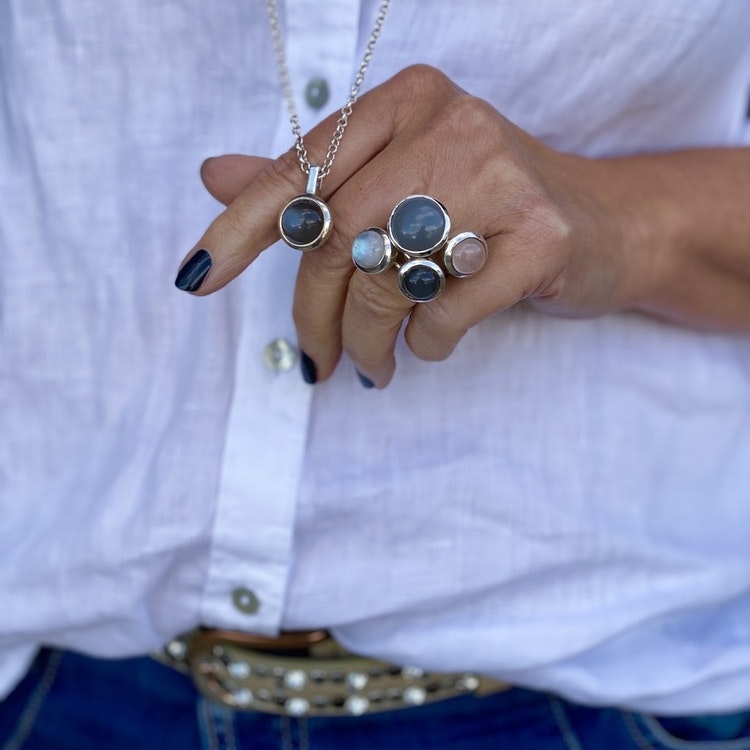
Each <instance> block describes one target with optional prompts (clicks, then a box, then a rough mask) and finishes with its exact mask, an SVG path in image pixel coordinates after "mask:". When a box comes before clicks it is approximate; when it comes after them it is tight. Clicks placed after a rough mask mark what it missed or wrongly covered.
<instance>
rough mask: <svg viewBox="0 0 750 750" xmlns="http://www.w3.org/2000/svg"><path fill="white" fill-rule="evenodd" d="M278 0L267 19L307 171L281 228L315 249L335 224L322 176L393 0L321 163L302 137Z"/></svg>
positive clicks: (269, 1) (381, 15)
mask: <svg viewBox="0 0 750 750" xmlns="http://www.w3.org/2000/svg"><path fill="white" fill-rule="evenodd" d="M276 2H277V0H266V10H267V11H268V20H269V22H270V24H271V36H272V37H273V47H274V52H275V53H276V65H277V67H278V69H279V78H280V79H281V88H282V91H283V94H284V98H285V99H286V106H287V109H288V110H289V121H290V122H291V124H292V133H293V135H294V143H295V149H296V151H297V158H298V159H299V164H300V168H301V169H302V172H303V174H306V175H307V187H306V189H305V193H304V194H303V195H298V196H296V197H295V198H292V200H290V201H289V203H287V204H286V206H284V208H283V209H282V210H281V214H280V215H279V231H280V232H281V237H282V239H283V240H284V242H286V244H287V245H289V246H290V247H293V248H295V249H297V250H303V251H306V250H314V249H315V248H316V247H320V245H322V244H323V243H324V242H325V241H326V239H328V236H329V235H330V233H331V229H332V228H333V220H332V219H331V212H330V210H329V209H328V206H327V205H326V203H325V201H323V200H322V199H321V198H320V196H319V195H318V191H319V190H320V186H321V185H322V183H323V179H324V178H325V177H326V176H327V175H328V174H329V173H330V171H331V167H332V166H333V161H334V159H335V158H336V154H337V152H338V150H339V146H340V144H341V139H342V138H343V137H344V130H345V129H346V126H347V125H348V124H349V117H350V116H351V114H352V109H353V108H354V103H355V102H356V101H357V98H358V97H359V90H360V88H361V87H362V82H363V81H364V80H365V73H366V71H367V68H368V66H369V65H370V60H371V59H372V53H373V51H374V50H375V45H376V44H377V41H378V37H379V36H380V32H381V30H382V28H383V24H384V23H385V17H386V15H387V13H388V6H389V5H390V4H391V0H383V1H382V2H381V4H380V8H379V10H378V15H377V17H376V19H375V25H374V26H373V29H372V32H371V33H370V39H369V41H368V42H367V47H366V48H365V53H364V55H363V56H362V61H361V62H360V64H359V69H358V70H357V75H356V76H355V77H354V80H353V81H352V85H351V88H350V90H349V96H348V98H347V100H346V103H345V104H344V106H343V107H342V108H341V114H340V116H339V119H338V121H337V122H336V128H335V130H334V131H333V135H332V136H331V142H330V144H329V145H328V151H327V152H326V155H325V159H324V160H323V164H322V165H320V166H318V165H315V164H311V163H310V159H309V157H308V154H307V148H306V146H305V141H304V139H303V138H302V128H301V127H300V124H299V117H298V116H297V106H296V104H295V102H294V93H293V91H292V84H291V80H290V78H289V68H288V66H287V62H286V54H285V53H284V39H283V36H282V33H281V24H280V23H279V14H278V10H277V7H276Z"/></svg>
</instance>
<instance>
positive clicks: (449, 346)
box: [405, 298, 466, 362]
mask: <svg viewBox="0 0 750 750" xmlns="http://www.w3.org/2000/svg"><path fill="white" fill-rule="evenodd" d="M455 312H456V311H455V309H449V308H448V307H447V305H445V304H443V302H442V300H441V299H440V298H438V299H436V300H433V301H432V302H430V303H428V304H427V305H424V307H423V308H420V309H419V311H418V314H414V315H412V317H411V320H410V321H409V325H408V327H407V329H406V332H405V339H406V343H407V345H408V347H409V348H410V349H411V351H412V352H413V354H414V355H415V356H416V357H418V358H419V359H422V360H425V361H427V362H439V361H441V360H444V359H447V358H448V357H449V356H450V355H451V353H452V352H453V350H454V349H455V348H456V344H457V343H458V342H459V340H460V339H461V338H462V337H463V335H464V333H466V328H465V327H463V326H460V325H456V317H455Z"/></svg>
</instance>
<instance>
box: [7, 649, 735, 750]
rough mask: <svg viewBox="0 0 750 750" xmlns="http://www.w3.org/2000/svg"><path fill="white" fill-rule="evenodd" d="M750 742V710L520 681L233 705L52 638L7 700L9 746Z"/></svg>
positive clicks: (397, 749)
mask: <svg viewBox="0 0 750 750" xmlns="http://www.w3.org/2000/svg"><path fill="white" fill-rule="evenodd" d="M266 748H268V749H269V750H271V749H275V748H278V749H279V750H339V749H341V750H371V749H372V748H383V749H384V750H425V748H427V749H429V750H490V749H491V750H527V749H528V750H589V749H591V750H602V749H603V748H604V749H605V750H620V749H621V748H622V749H623V750H700V748H704V750H750V711H748V712H746V713H743V714H735V715H733V716H725V717H704V718H698V717H693V718H689V719H688V718H686V719H657V718H655V717H649V716H643V715H639V714H633V713H628V712H622V711H618V710H615V709H593V708H586V707H583V706H577V705H574V704H571V703H568V702H566V701H563V700H561V699H559V698H556V697H554V696H550V695H544V694H542V693H535V692H531V691H528V690H521V689H514V690H508V691H507V692H502V693H496V694H494V695H490V696H487V697H483V698H475V697H462V698H455V699H452V700H448V701H443V702H440V703H436V704H433V705H430V706H421V707H419V708H411V709H405V710H400V711H393V712H388V713H382V714H374V715H371V716H361V717H356V718H349V717H347V718H340V719H323V718H319V719H312V718H308V719H288V718H283V717H278V716H268V715H264V714H257V713H235V712H233V711H230V710H228V709H226V708H223V707H222V706H219V705H217V704H215V703H212V702H210V701H207V700H205V699H204V698H202V697H200V696H199V695H197V694H196V692H195V689H194V688H193V685H192V682H191V681H190V679H189V678H188V677H185V676H183V675H182V674H179V673H177V672H175V671H173V670H171V669H170V668H168V667H165V666H162V665H161V664H159V663H157V662H155V661H153V660H151V659H148V658H142V659H126V660H119V661H101V660H97V659H90V658H87V657H83V656H80V655H77V654H71V653H67V652H62V653H61V652H58V651H50V650H44V651H42V652H41V653H40V655H39V657H38V658H37V660H36V661H35V663H34V665H33V667H32V669H31V670H30V672H29V674H28V675H27V676H26V678H25V679H24V680H23V682H22V683H21V684H20V685H19V686H18V688H17V689H16V690H15V691H14V692H13V693H11V695H10V696H9V697H8V698H7V699H6V700H5V701H3V702H2V703H0V750H101V749H103V750H250V749H252V750H265V749H266Z"/></svg>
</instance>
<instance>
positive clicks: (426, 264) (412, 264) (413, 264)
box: [398, 258, 445, 302]
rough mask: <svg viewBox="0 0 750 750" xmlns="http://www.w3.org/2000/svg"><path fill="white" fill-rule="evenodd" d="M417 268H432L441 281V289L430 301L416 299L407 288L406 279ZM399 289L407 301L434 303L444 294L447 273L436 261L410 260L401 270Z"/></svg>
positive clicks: (399, 273)
mask: <svg viewBox="0 0 750 750" xmlns="http://www.w3.org/2000/svg"><path fill="white" fill-rule="evenodd" d="M417 267H422V268H430V269H432V270H433V271H435V272H436V275H437V278H438V281H439V287H438V290H437V292H436V293H435V294H434V295H433V296H432V297H430V298H429V299H419V298H417V297H414V296H413V295H412V294H411V293H410V292H409V290H408V289H407V288H406V278H407V276H408V275H409V272H410V271H411V270H412V269H413V268H417ZM398 288H399V291H400V292H401V294H403V295H404V297H406V299H408V300H411V301H412V302H432V300H434V299H437V298H438V297H439V296H440V295H441V294H442V292H443V289H445V272H444V271H443V269H442V268H441V267H440V266H439V265H438V264H437V263H435V261H432V260H425V259H424V258H415V259H414V260H410V261H409V262H408V263H404V265H402V266H401V268H400V269H399V271H398Z"/></svg>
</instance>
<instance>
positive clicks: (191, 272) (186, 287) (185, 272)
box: [174, 250, 212, 292]
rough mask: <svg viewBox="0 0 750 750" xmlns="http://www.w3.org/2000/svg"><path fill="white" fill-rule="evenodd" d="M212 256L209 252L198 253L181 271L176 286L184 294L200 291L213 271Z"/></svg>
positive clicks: (175, 282)
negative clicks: (209, 273)
mask: <svg viewBox="0 0 750 750" xmlns="http://www.w3.org/2000/svg"><path fill="white" fill-rule="evenodd" d="M211 263H212V261H211V256H210V255H209V254H208V251H207V250H198V252H197V253H196V254H195V255H194V256H193V257H192V258H191V259H190V260H189V261H188V262H187V263H185V265H184V266H183V267H182V268H181V269H180V272H179V273H178V274H177V278H176V279H175V280H174V285H175V286H176V287H177V288H178V289H182V291H183V292H196V291H198V289H200V286H201V284H202V283H203V281H204V280H205V278H206V276H207V275H208V272H209V271H210V270H211Z"/></svg>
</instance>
